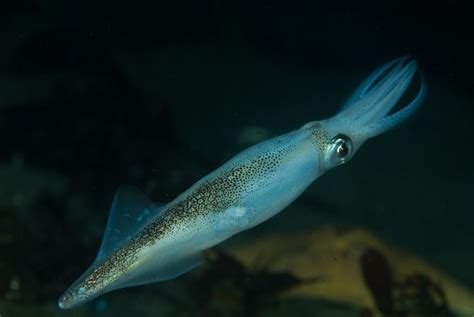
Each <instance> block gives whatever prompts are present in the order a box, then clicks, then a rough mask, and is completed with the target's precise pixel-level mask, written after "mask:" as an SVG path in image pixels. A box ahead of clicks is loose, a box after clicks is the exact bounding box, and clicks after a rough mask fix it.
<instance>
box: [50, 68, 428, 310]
mask: <svg viewBox="0 0 474 317" xmlns="http://www.w3.org/2000/svg"><path fill="white" fill-rule="evenodd" d="M387 65H388V66H387ZM387 65H386V66H384V67H385V68H389V67H393V69H394V70H392V72H391V73H389V74H387V75H386V76H385V77H383V78H382V79H383V80H385V82H383V85H382V84H378V85H375V87H373V88H372V86H371V85H373V82H374V81H375V80H376V79H377V78H375V77H376V76H379V77H381V76H382V75H381V74H382V73H383V72H381V71H380V70H379V71H378V73H377V71H376V72H375V73H374V75H372V76H371V77H369V79H368V80H367V81H366V82H365V85H366V87H362V88H359V89H358V90H357V91H356V95H355V96H353V97H352V98H351V99H350V100H351V103H350V104H346V105H345V107H344V110H343V111H341V112H340V113H339V114H338V115H336V116H335V117H333V118H330V119H328V120H324V121H319V122H310V123H308V124H306V125H304V126H303V127H302V128H301V129H299V130H295V131H293V132H290V133H287V134H285V135H282V136H279V137H276V138H273V139H270V140H267V141H264V142H262V143H259V144H257V145H254V146H253V147H251V148H249V149H247V150H245V151H243V152H241V153H240V154H238V155H237V156H235V157H234V158H232V159H231V160H230V161H228V162H227V163H226V164H224V165H223V166H221V167H220V168H218V169H217V170H215V171H214V172H212V173H211V174H209V175H207V176H206V177H204V178H203V179H201V180H200V181H198V182H197V183H196V184H194V185H193V186H192V187H191V188H189V189H188V190H187V191H185V192H184V193H182V194H181V195H180V196H178V197H177V198H176V199H175V200H174V201H172V202H170V203H169V204H167V205H166V206H165V207H164V210H163V211H162V212H161V213H160V214H159V215H157V216H156V217H154V218H151V219H150V221H149V222H148V223H146V225H144V226H143V228H142V229H141V230H140V231H139V232H138V233H137V234H136V235H135V236H133V237H129V238H128V240H126V241H125V242H124V243H122V244H121V245H120V247H118V248H116V249H114V250H113V251H112V252H110V254H107V256H105V257H100V258H99V259H97V260H96V261H95V262H94V263H93V265H92V266H91V267H90V268H89V269H88V270H87V271H86V272H85V273H84V274H83V275H82V276H81V277H80V278H79V279H78V280H77V281H76V282H75V283H74V284H73V285H72V286H71V287H70V288H69V289H68V290H67V291H66V292H65V293H64V294H63V296H61V298H60V300H59V306H60V307H61V308H70V307H74V306H77V305H79V304H81V303H84V302H87V301H89V300H91V299H93V298H95V297H97V296H99V295H101V294H103V293H105V292H108V291H111V290H113V289H117V288H123V287H128V286H133V285H140V284H146V283H151V282H156V281H160V280H165V279H170V278H173V277H175V276H177V275H180V274H182V273H184V272H185V271H187V270H189V269H191V268H192V267H193V266H194V265H196V264H197V263H198V261H199V255H200V252H201V251H202V250H205V249H207V248H210V247H212V246H214V245H216V244H217V243H219V242H221V241H223V240H225V239H227V238H229V237H231V236H232V235H234V234H236V233H238V232H240V231H243V230H246V229H249V228H251V227H254V226H256V225H257V224H259V223H261V222H263V221H265V220H266V219H268V218H270V217H272V216H274V215H275V214H277V213H278V212H280V211H281V210H282V209H284V208H285V207H286V206H288V204H290V203H291V202H292V201H293V200H295V199H296V198H297V197H298V196H299V195H300V194H301V193H302V192H303V191H304V190H305V189H306V188H307V187H308V186H309V185H310V184H311V183H312V182H313V181H314V180H315V179H316V178H318V177H319V176H321V175H322V174H323V173H325V172H326V171H327V170H329V169H331V168H333V167H335V166H337V165H340V164H342V163H345V162H346V161H348V160H349V159H350V158H352V156H353V155H354V153H355V152H356V151H357V149H358V148H359V147H360V145H361V144H362V143H363V142H364V141H365V140H367V138H369V137H372V136H374V135H376V134H377V133H381V132H380V131H385V130H386V129H387V126H393V125H394V123H397V122H398V121H401V120H402V119H404V118H406V117H407V116H408V115H409V114H410V113H411V112H409V111H407V109H408V110H412V109H413V108H414V105H413V103H412V104H410V105H408V106H407V107H406V108H404V109H402V110H400V111H399V112H398V113H395V114H392V115H389V116H385V117H384V115H386V113H388V111H389V110H390V109H391V108H392V107H393V106H394V104H395V103H396V101H397V100H398V99H399V98H400V96H401V94H403V92H404V91H405V90H406V87H407V85H408V84H407V82H408V83H409V82H410V81H411V79H412V77H413V73H414V70H415V69H416V64H414V62H411V63H405V60H403V59H400V60H396V61H394V62H392V63H389V64H387ZM393 65H395V66H393ZM381 82H382V80H381ZM422 93H423V89H421V91H420V94H422ZM418 97H419V96H418ZM418 97H417V98H418ZM415 101H417V99H415ZM415 101H414V102H415ZM370 102H373V104H372V105H371V104H370ZM377 102H379V103H377ZM417 103H420V98H418V101H417ZM417 105H418V104H415V106H417ZM410 107H411V108H410ZM389 108H390V109H389ZM367 109H368V110H367ZM374 109H375V110H374ZM387 109H388V110H387ZM407 113H408V114H407ZM381 114H383V115H381ZM369 115H370V116H371V117H368V116H369ZM371 118H372V119H371ZM383 120H386V121H383ZM395 121H396V122H395ZM370 124H372V125H370ZM377 129H378V130H377ZM340 135H343V137H338V136H340ZM341 140H343V141H341ZM338 142H345V143H344V147H340V146H339V144H340V143H338ZM341 153H342V154H341ZM341 155H344V157H342V156H341Z"/></svg>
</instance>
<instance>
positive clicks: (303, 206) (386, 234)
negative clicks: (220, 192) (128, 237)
mask: <svg viewBox="0 0 474 317" xmlns="http://www.w3.org/2000/svg"><path fill="white" fill-rule="evenodd" d="M468 12H469V10H468V9H467V8H465V7H464V5H463V4H462V3H461V2H458V1H454V2H449V3H443V4H442V5H441V4H440V5H438V4H435V3H430V4H429V5H427V4H425V3H423V2H421V1H419V2H416V1H415V2H409V1H401V2H396V3H385V2H380V1H379V2H375V1H362V2H359V3H352V2H349V1H336V2H333V3H315V2H313V1H302V0H299V1H262V0H257V1H247V0H244V1H234V0H231V1H219V0H213V1H175V2H171V3H168V2H147V1H140V0H139V1H134V2H125V1H109V0H103V1H78V0H73V1H68V2H64V1H41V0H22V1H7V0H5V1H3V2H1V4H0V43H1V44H0V316H1V317H10V316H60V315H61V316H384V317H388V316H406V317H408V316H430V317H433V316H456V314H457V315H459V316H472V315H474V303H473V304H469V300H467V304H466V301H461V300H456V299H459V298H464V297H466V298H474V295H472V294H473V293H474V291H473V289H474V273H473V270H472V266H473V265H474V255H473V252H472V245H473V243H474V234H473V230H472V228H473V223H474V217H473V213H472V203H471V201H472V195H473V191H472V182H473V181H474V168H473V167H472V164H471V161H472V155H473V150H472V146H471V143H472V138H473V136H474V135H473V132H472V131H473V130H472V129H473V128H472V127H473V124H474V115H473V110H472V109H473V108H472V106H473V100H474V96H473V88H474V87H473V86H474V81H473V79H472V75H471V72H472V70H473V62H472V58H471V57H472V55H473V53H474V52H473V49H472V47H471V46H470V38H471V34H470V33H471V32H470V20H469V19H470V16H469V13H468ZM405 55H410V56H412V57H413V58H415V59H416V60H417V61H418V64H419V69H420V72H421V73H422V74H423V76H424V78H425V80H426V82H427V87H428V92H427V96H426V100H425V102H424V105H423V106H422V107H421V108H420V109H419V110H418V111H417V112H416V114H415V115H414V116H413V117H411V118H410V120H408V121H407V122H405V123H404V124H403V125H401V126H400V127H398V128H397V129H394V130H392V131H389V132H388V133H386V134H383V135H381V136H377V137H376V138H374V139H372V140H369V141H368V142H367V143H366V144H364V146H363V147H362V148H361V150H360V151H359V152H358V153H357V155H356V156H355V157H354V159H353V160H352V161H351V162H350V163H348V164H345V165H343V166H341V167H339V168H337V169H334V170H332V171H330V172H328V173H327V174H326V175H324V176H323V177H322V178H321V179H319V180H317V181H316V182H315V183H314V184H313V185H312V186H311V187H310V188H309V189H308V190H307V191H306V192H305V193H304V194H303V195H302V196H301V197H300V198H299V199H298V200H297V201H296V202H294V203H293V204H292V205H290V207H288V208H287V209H285V210H284V211H283V212H282V213H281V214H279V215H278V216H276V217H274V218H272V219H271V220H269V221H267V222H265V223H263V224H262V225H260V226H258V227H257V228H254V229H252V230H251V231H248V232H245V233H242V234H241V235H237V236H235V237H233V238H232V239H231V240H230V241H228V242H227V243H225V244H223V245H220V246H219V247H218V248H217V249H215V250H214V251H212V252H217V251H218V252H219V253H216V254H214V255H212V256H210V258H211V259H210V260H209V261H207V262H206V264H204V265H203V267H201V268H199V269H197V270H195V271H193V272H191V273H189V274H186V275H184V276H182V277H180V278H178V279H176V280H173V281H169V282H165V283H160V284H158V285H150V286H143V287H137V288H131V289H125V290H120V291H116V292H112V293H110V294H107V295H105V296H103V297H101V298H100V299H99V300H96V301H94V302H92V303H90V304H87V305H84V306H83V307H81V308H78V309H76V310H71V311H60V310H59V308H57V304H56V303H57V298H58V297H59V295H60V294H61V293H62V292H63V291H64V290H65V289H66V288H67V287H68V286H69V285H70V284H71V283H72V282H73V280H74V279H75V278H76V277H77V276H78V275H79V274H81V273H82V272H83V271H84V269H85V268H86V267H87V266H88V265H89V264H90V263H91V262H92V261H93V259H94V257H95V254H96V252H97V249H98V247H99V245H100V241H101V237H102V233H103V230H104V226H105V223H106V220H107V215H108V209H109V207H110V204H111V201H112V198H113V195H114V192H115V190H116V189H117V188H118V187H119V186H120V185H121V184H128V185H134V186H137V187H138V188H140V189H141V190H142V191H144V192H146V193H147V194H148V195H149V196H150V197H151V198H152V199H153V200H156V201H162V202H168V201H171V200H172V199H174V198H175V197H176V196H177V195H178V194H180V193H181V192H183V191H184V190H185V189H187V188H188V187H189V186H190V185H192V184H193V183H194V182H195V181H197V180H198V179H200V178H201V177H203V176H205V175H207V174H208V173H209V172H211V171H212V170H213V169H215V168H217V167H218V166H220V165H221V164H222V163H224V162H225V161H226V160H227V159H229V158H231V157H232V156H233V155H234V154H236V153H238V152H239V151H241V150H243V149H245V148H246V147H248V146H250V145H253V144H254V143H256V142H259V141H261V140H264V139H266V138H270V137H273V136H276V135H279V134H282V133H285V132H288V131H291V130H294V129H297V128H299V127H300V126H302V125H303V124H304V123H306V122H308V121H313V120H321V119H325V118H327V117H330V116H332V115H334V114H335V113H337V111H338V109H339V107H340V105H342V103H343V102H344V101H345V98H347V97H348V96H349V95H350V94H351V92H352V91H353V89H354V88H355V87H356V86H357V84H358V83H359V82H360V81H361V80H363V79H364V78H365V77H366V76H367V75H368V74H369V73H370V72H371V71H372V70H373V69H375V67H377V66H379V65H381V64H383V63H385V62H387V61H389V60H391V59H393V58H397V57H400V56H405ZM409 93H411V92H409ZM408 97H410V96H408ZM408 99H409V98H408ZM321 228H333V229H334V230H336V231H337V232H343V233H344V232H345V233H348V232H353V231H354V230H363V232H371V234H373V235H374V236H375V237H377V239H379V240H380V241H384V242H383V243H384V247H380V246H378V247H377V246H374V244H373V241H372V240H370V241H369V240H367V239H365V238H362V239H361V241H359V240H357V241H356V242H353V241H352V240H351V241H352V242H351V241H349V242H348V241H346V240H343V241H344V242H341V243H342V244H341V243H339V242H338V241H336V240H335V238H334V239H333V238H331V237H328V238H327V240H323V241H324V243H323V242H322V243H321V251H319V249H316V250H318V251H317V252H316V251H314V252H313V251H312V252H313V253H311V252H310V251H308V250H306V249H305V248H304V247H302V246H305V245H308V244H311V245H312V244H313V243H314V244H317V243H318V241H313V240H310V237H311V235H312V234H314V235H316V236H318V234H321ZM305 233H307V235H306V238H307V239H308V240H305V242H304V243H300V242H297V241H296V238H295V240H294V242H293V240H292V239H293V237H296V236H298V235H301V234H303V236H304V235H305ZM275 235H276V236H280V235H284V237H285V238H284V240H283V241H286V243H288V245H290V246H291V245H294V248H295V250H298V248H299V247H302V248H303V249H302V250H301V251H299V252H295V253H293V252H288V253H285V252H283V251H275V253H276V254H277V255H278V259H279V260H278V259H276V260H267V261H266V262H265V261H264V262H265V263H266V265H264V269H261V268H259V266H258V265H252V264H249V263H247V262H248V261H246V259H245V258H242V257H241V258H239V257H236V256H235V254H234V253H232V250H233V249H232V248H233V247H235V246H240V247H242V248H244V249H245V247H250V246H252V245H255V244H256V243H257V242H258V241H266V240H265V239H270V240H268V241H270V242H268V244H266V245H265V246H264V247H263V249H266V250H270V251H269V252H271V251H272V250H277V249H278V248H277V245H278V243H276V242H274V240H271V239H273V238H274V237H275ZM323 237H327V236H324V235H323ZM379 240H377V241H379ZM272 241H273V242H272ZM306 241H307V242H306ZM292 243H294V244H292ZM341 245H342V246H343V247H344V248H343V249H344V250H345V251H344V252H345V253H344V252H343V254H346V253H347V254H349V255H348V256H347V257H344V256H343V255H342V253H337V252H336V254H337V255H336V256H334V253H332V251H334V250H336V249H337V248H338V247H341ZM323 246H327V248H324V247H323ZM318 247H319V246H318ZM387 249H388V250H397V251H394V252H398V251H400V250H401V252H402V253H400V254H401V255H400V259H398V260H396V261H395V260H394V259H393V258H390V256H388V255H387V253H385V252H386V250H387ZM331 250H332V251H331ZM262 252H263V251H262ZM390 252H392V251H390ZM306 254H307V257H305V256H302V255H306ZM315 254H320V256H319V257H318V260H316V258H314V263H315V265H314V267H313V268H311V269H310V270H309V271H307V269H308V268H307V267H308V265H306V264H305V265H303V264H300V265H297V264H294V263H296V262H297V261H296V260H295V259H296V258H297V257H298V256H301V258H302V259H303V260H304V259H309V260H308V261H307V262H305V263H311V259H312V258H311V257H315ZM350 254H352V256H351V255H350ZM354 254H355V255H354ZM397 254H399V253H397ZM412 256H413V257H415V258H416V259H423V261H425V262H423V263H426V264H423V265H421V266H420V267H418V266H416V265H413V264H407V263H409V260H408V259H409V258H411V257H412ZM325 258H327V259H328V260H324V259H325ZM284 259H286V260H284ZM321 259H323V260H321ZM329 259H332V260H338V261H339V262H338V263H344V264H343V265H341V266H340V268H339V267H338V269H334V270H333V271H331V270H332V268H333V267H335V266H334V265H335V264H332V262H330V260H329ZM348 259H349V260H348ZM367 259H368V260H367ZM303 260H302V261H303ZM279 261H280V262H279ZM282 261H283V262H284V261H287V262H288V263H293V264H291V265H290V266H289V267H286V268H285V269H282V266H279V265H280V264H278V263H283V262H282ZM292 261H295V262H292ZM272 263H273V264H272ZM405 266H406V267H408V268H407V269H406V272H405V271H404V273H403V274H402V273H400V272H401V271H403V270H402V269H401V268H402V267H405ZM431 268H436V272H435V273H433V271H432V269H431ZM338 270H339V271H338ZM348 271H351V272H355V273H354V275H348ZM308 272H310V273H311V274H314V275H315V276H317V277H318V278H317V279H316V280H314V279H309V280H308V276H307V274H310V273H308ZM328 272H331V274H334V275H333V276H337V279H336V280H337V282H334V285H336V286H335V289H336V290H335V291H334V289H333V288H330V286H328V285H329V284H328V283H330V282H329V281H330V280H331V278H330V277H329V278H328V276H327V274H329V273H328ZM367 272H368V273H367ZM438 272H443V273H442V274H444V275H443V278H441V277H440V276H441V275H440V274H441V273H438ZM444 276H448V277H449V283H448V282H446V281H447V279H445V278H444ZM332 279H333V281H334V280H335V278H334V277H333V278H332ZM451 281H456V282H453V283H456V285H458V286H459V287H462V289H457V288H453V287H452V285H451V284H450V283H451ZM308 283H309V284H311V283H313V284H314V285H317V286H314V285H313V286H314V288H313V290H312V291H307V292H300V293H298V290H301V289H303V288H304V287H306V286H307V284H308ZM325 283H326V284H325ZM351 285H352V286H351ZM331 287H332V286H331ZM347 289H350V290H353V291H351V292H345V290H347ZM292 291H293V292H295V293H294V294H296V295H295V296H292V297H290V296H289V295H288V294H290V293H291V292H292ZM303 293H304V296H303V295H301V294H303ZM347 293H350V294H349V295H348V294H347ZM324 294H326V295H324ZM327 294H330V295H327ZM354 294H356V295H354ZM357 294H362V295H360V296H358V295H357ZM407 294H409V295H407ZM413 294H415V295H413ZM470 296H471V297H470ZM376 313H379V314H381V315H377V314H376Z"/></svg>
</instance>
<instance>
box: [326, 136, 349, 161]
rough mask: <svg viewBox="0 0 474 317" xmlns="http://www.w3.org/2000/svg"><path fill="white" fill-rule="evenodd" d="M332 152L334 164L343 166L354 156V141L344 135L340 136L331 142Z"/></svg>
mask: <svg viewBox="0 0 474 317" xmlns="http://www.w3.org/2000/svg"><path fill="white" fill-rule="evenodd" d="M330 151H331V152H332V155H331V156H333V159H334V161H335V162H334V163H339V164H342V163H344V162H346V161H347V160H348V159H349V158H350V156H351V154H352V141H351V139H350V138H349V137H348V136H347V135H344V134H338V135H336V136H335V137H334V138H333V139H332V140H331V146H330Z"/></svg>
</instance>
